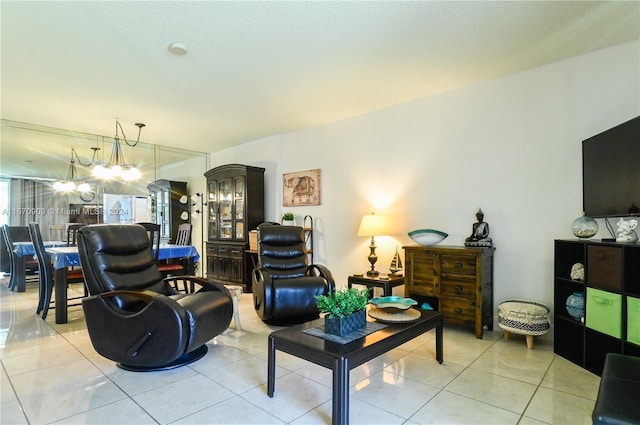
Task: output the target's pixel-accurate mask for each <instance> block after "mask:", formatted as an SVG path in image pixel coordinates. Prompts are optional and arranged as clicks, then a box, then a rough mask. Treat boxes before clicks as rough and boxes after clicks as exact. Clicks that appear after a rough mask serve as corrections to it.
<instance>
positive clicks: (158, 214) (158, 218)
mask: <svg viewBox="0 0 640 425" xmlns="http://www.w3.org/2000/svg"><path fill="white" fill-rule="evenodd" d="M154 208H155V210H154V214H155V217H154V223H156V224H160V223H162V191H161V190H159V191H157V192H156V199H155V205H154Z"/></svg>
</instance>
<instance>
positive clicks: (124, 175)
mask: <svg viewBox="0 0 640 425" xmlns="http://www.w3.org/2000/svg"><path fill="white" fill-rule="evenodd" d="M144 126H145V125H144V124H142V123H140V122H137V123H136V127H138V138H137V139H136V141H135V142H134V143H129V141H128V140H127V136H125V134H124V130H123V129H122V125H121V124H120V122H119V121H118V119H117V118H116V135H115V136H114V137H113V147H112V149H111V157H110V158H109V163H107V164H105V163H102V164H98V165H96V166H95V167H94V169H93V172H92V174H93V176H94V177H96V178H99V179H101V180H116V179H121V180H124V181H133V180H137V179H139V178H140V177H141V174H140V171H139V170H138V168H136V166H135V164H127V163H126V162H125V160H124V154H123V152H122V145H121V144H120V136H119V133H118V130H119V131H120V132H121V133H122V139H123V140H124V141H125V143H126V144H127V145H128V146H131V147H135V146H136V145H137V144H138V142H139V141H140V133H141V132H142V127H144Z"/></svg>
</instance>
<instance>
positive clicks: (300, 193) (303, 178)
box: [282, 169, 320, 207]
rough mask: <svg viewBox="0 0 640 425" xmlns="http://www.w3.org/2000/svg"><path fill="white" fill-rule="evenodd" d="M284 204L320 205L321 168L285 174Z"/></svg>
mask: <svg viewBox="0 0 640 425" xmlns="http://www.w3.org/2000/svg"><path fill="white" fill-rule="evenodd" d="M282 205H283V206H285V207H302V206H306V205H320V169H317V170H307V171H296V172H295V173H286V174H283V175H282Z"/></svg>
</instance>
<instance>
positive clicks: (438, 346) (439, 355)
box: [436, 318, 444, 364]
mask: <svg viewBox="0 0 640 425" xmlns="http://www.w3.org/2000/svg"><path fill="white" fill-rule="evenodd" d="M436 360H438V363H440V364H442V361H443V360H444V354H443V350H442V318H441V319H440V324H438V326H436Z"/></svg>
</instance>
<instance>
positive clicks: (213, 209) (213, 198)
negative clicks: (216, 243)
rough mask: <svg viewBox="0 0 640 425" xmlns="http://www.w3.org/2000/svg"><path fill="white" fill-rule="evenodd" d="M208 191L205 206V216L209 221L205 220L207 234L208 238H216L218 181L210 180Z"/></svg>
mask: <svg viewBox="0 0 640 425" xmlns="http://www.w3.org/2000/svg"><path fill="white" fill-rule="evenodd" d="M208 191H209V200H208V201H207V208H208V210H209V214H207V216H208V220H209V221H208V222H207V234H208V238H209V240H213V239H217V238H218V182H216V181H212V182H210V183H209V188H208Z"/></svg>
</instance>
